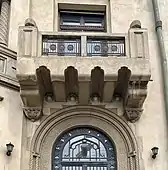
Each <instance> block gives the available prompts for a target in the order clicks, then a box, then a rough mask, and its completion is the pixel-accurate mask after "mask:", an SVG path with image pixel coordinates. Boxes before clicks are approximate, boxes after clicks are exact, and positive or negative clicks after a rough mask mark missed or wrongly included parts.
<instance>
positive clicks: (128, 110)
mask: <svg viewBox="0 0 168 170" xmlns="http://www.w3.org/2000/svg"><path fill="white" fill-rule="evenodd" d="M147 83H148V82H147V81H134V82H130V83H129V89H128V93H127V95H126V97H125V100H124V116H125V118H126V119H127V120H128V121H130V122H136V121H137V120H139V119H140V117H141V115H142V111H143V109H142V107H143V104H144V101H145V99H146V96H147Z"/></svg>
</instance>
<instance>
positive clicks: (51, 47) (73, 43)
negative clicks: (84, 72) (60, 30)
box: [42, 37, 81, 56]
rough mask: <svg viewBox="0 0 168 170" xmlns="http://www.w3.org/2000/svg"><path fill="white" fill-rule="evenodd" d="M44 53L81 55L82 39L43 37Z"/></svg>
mask: <svg viewBox="0 0 168 170" xmlns="http://www.w3.org/2000/svg"><path fill="white" fill-rule="evenodd" d="M42 55H58V56H65V55H67V56H80V55H81V41H80V39H58V38H56V37H55V38H50V37H45V38H43V44H42Z"/></svg>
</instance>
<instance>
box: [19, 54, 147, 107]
mask: <svg viewBox="0 0 168 170" xmlns="http://www.w3.org/2000/svg"><path fill="white" fill-rule="evenodd" d="M41 66H44V67H43V69H42V70H40V69H39V68H41ZM67 68H71V70H70V71H69V73H67V75H66V73H65V72H66V69H67ZM96 68H98V69H97V70H98V71H95V73H94V70H96ZM121 68H127V69H126V73H124V72H123V73H122V74H121V77H120V78H119V70H121ZM149 68H150V67H149V61H148V59H145V58H135V59H133V58H132V59H131V58H126V57H123V58H117V57H116V58H115V57H103V58H101V57H95V58H90V57H39V58H26V57H24V58H18V63H17V78H18V80H19V83H20V86H21V97H22V100H23V103H24V106H26V107H37V106H40V105H41V101H42V100H43V99H42V98H43V97H44V98H45V95H47V94H48V95H49V96H51V98H52V102H67V101H68V95H70V94H75V95H76V97H77V101H76V102H77V103H78V104H90V103H92V99H91V98H92V97H93V95H94V94H96V93H97V94H98V97H99V99H98V100H99V101H100V102H101V103H109V102H112V101H113V97H114V95H115V93H116V94H117V95H118V94H119V95H120V96H119V97H122V98H125V96H124V95H123V91H122V90H123V89H124V88H125V87H126V88H127V89H126V90H128V88H129V86H130V87H131V86H132V85H131V83H132V82H135V83H139V87H138V88H139V89H138V90H139V91H140V90H141V87H140V86H144V87H142V88H145V89H146V85H147V83H148V81H149V80H150V69H149ZM45 70H46V71H45ZM127 70H129V71H130V72H131V74H130V76H127ZM66 76H68V77H66ZM94 77H95V78H94ZM127 77H128V78H127ZM67 81H68V82H67ZM143 84H145V85H143ZM136 88H137V86H136V87H135V89H133V90H136ZM41 89H42V90H41ZM116 91H117V92H116ZM41 99H42V100H41ZM141 99H142V98H141ZM141 99H140V100H141ZM124 100H125V101H126V99H124ZM136 100H137V99H136ZM131 103H133V102H131ZM128 104H129V101H128ZM138 104H139V103H138ZM138 104H137V103H135V104H134V106H131V107H139V106H138ZM140 107H141V106H140Z"/></svg>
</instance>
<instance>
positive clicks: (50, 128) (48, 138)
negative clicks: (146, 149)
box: [30, 106, 139, 170]
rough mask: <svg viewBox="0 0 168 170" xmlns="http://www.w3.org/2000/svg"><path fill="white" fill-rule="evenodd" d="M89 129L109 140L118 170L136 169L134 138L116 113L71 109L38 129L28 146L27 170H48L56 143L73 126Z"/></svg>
mask: <svg viewBox="0 0 168 170" xmlns="http://www.w3.org/2000/svg"><path fill="white" fill-rule="evenodd" d="M78 126H87V127H88V126H90V127H93V128H95V129H99V130H101V131H102V132H104V133H105V134H106V135H108V136H109V138H111V139H112V140H113V142H114V144H115V147H116V152H117V162H118V167H117V170H139V161H138V160H139V159H138V147H137V142H136V138H135V136H134V134H133V132H132V130H131V128H130V127H129V126H128V124H127V122H125V121H124V120H122V119H121V118H120V117H119V116H118V115H116V114H115V113H113V112H111V111H109V110H107V109H103V108H98V107H94V106H72V107H68V108H65V109H62V110H59V111H57V112H54V113H53V114H51V115H50V116H48V117H47V118H46V119H45V120H44V121H43V122H42V123H41V124H40V125H39V127H38V128H37V130H36V132H35V134H34V136H33V139H32V143H31V155H30V170H51V157H52V146H53V144H54V142H55V140H56V139H57V138H58V137H59V136H60V135H61V134H62V133H63V132H65V131H67V130H68V129H71V128H73V127H78Z"/></svg>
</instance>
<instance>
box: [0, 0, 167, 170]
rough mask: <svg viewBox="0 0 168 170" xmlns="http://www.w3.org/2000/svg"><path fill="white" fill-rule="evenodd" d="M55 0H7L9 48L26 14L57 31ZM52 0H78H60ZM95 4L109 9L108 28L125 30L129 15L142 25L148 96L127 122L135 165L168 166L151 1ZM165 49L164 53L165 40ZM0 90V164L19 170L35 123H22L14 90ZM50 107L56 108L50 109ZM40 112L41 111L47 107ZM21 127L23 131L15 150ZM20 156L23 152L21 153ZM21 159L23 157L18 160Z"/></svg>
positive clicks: (147, 169) (161, 169)
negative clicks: (153, 153)
mask: <svg viewBox="0 0 168 170" xmlns="http://www.w3.org/2000/svg"><path fill="white" fill-rule="evenodd" d="M57 1H58V0H52V1H51V0H50V2H49V0H13V1H12V2H11V18H10V29H9V47H10V48H11V49H13V50H15V51H17V37H18V26H20V25H24V21H25V19H26V18H27V17H28V16H32V18H33V19H34V20H35V21H36V23H37V26H38V28H39V30H40V31H57V29H58V22H57V19H56V18H57V16H58V12H57V7H58V5H57ZM158 1H159V0H158ZM58 2H61V3H63V2H67V3H78V0H60V1H58ZM159 3H160V7H161V8H160V10H162V11H161V17H162V20H163V26H164V28H163V30H164V35H165V44H166V45H167V44H168V32H167V30H168V29H167V25H168V24H167V22H168V21H167V19H166V18H167V9H168V2H166V0H165V1H163V2H159ZM84 4H95V0H92V1H91V0H85V2H84ZM96 4H97V5H107V10H109V11H110V10H111V12H110V13H108V15H107V20H108V32H111V31H112V32H113V33H126V32H127V31H128V28H129V25H130V23H131V22H132V21H133V20H134V19H139V20H140V21H141V23H142V27H144V28H147V29H148V33H149V52H150V63H151V71H152V78H151V79H152V80H153V81H151V82H149V85H148V97H147V99H146V101H145V104H144V112H143V114H142V116H141V119H140V120H139V121H138V122H136V123H134V124H130V126H131V128H132V130H133V131H134V133H135V135H136V137H137V140H138V145H139V150H140V166H141V170H156V169H157V170H166V169H168V158H167V154H168V151H167V146H168V143H167V140H166V139H167V136H166V133H167V130H166V120H165V113H164V103H163V95H162V84H161V71H160V63H159V53H158V47H157V40H156V34H155V28H154V18H153V9H152V2H151V0H140V1H139V0H129V1H126V0H111V1H110V2H109V1H108V0H97V1H96ZM111 25H112V27H111ZM166 49H167V52H168V45H167V46H166ZM0 92H1V95H2V96H4V101H2V102H0V114H1V118H0V162H1V163H0V169H1V170H20V163H21V162H20V159H21V157H23V158H24V160H22V163H21V165H22V167H24V170H28V160H27V159H26V158H25V157H29V152H28V151H26V150H27V148H29V147H30V141H31V138H32V135H33V133H34V131H35V129H36V127H37V126H38V124H39V122H36V123H31V122H30V121H29V120H25V122H23V113H22V109H21V101H20V98H19V94H18V92H13V91H11V90H8V89H6V88H3V87H0ZM53 109H55V110H56V108H53ZM46 110H47V109H46ZM45 114H47V111H46V113H45ZM48 114H49V112H48ZM120 114H121V113H119V115H120ZM22 128H23V131H24V135H23V140H22V145H23V147H22V154H21V139H22ZM9 141H11V142H12V143H13V144H14V145H15V148H14V151H13V153H12V156H11V157H7V156H6V155H5V151H6V150H5V149H6V146H5V144H6V143H7V142H9ZM153 146H158V147H159V155H158V157H157V159H156V160H152V159H151V153H150V149H151V148H152V147H153ZM21 155H22V156H21ZM24 155H26V156H25V157H24ZM1 160H2V161H1ZM25 160H26V162H24V161H25Z"/></svg>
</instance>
